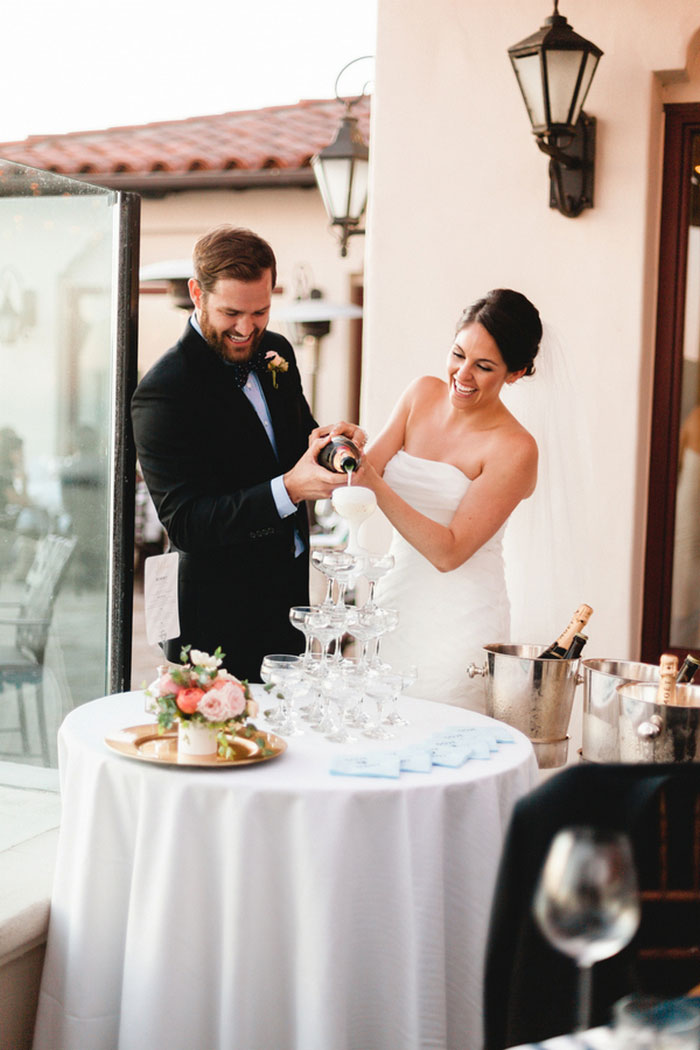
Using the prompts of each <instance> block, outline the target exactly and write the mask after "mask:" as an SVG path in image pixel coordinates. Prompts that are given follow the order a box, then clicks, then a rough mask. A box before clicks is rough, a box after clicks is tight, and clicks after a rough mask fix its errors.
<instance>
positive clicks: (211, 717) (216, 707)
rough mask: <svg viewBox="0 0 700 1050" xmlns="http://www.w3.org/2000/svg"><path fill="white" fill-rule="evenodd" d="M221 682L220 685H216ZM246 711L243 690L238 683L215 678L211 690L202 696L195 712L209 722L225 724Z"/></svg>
mask: <svg viewBox="0 0 700 1050" xmlns="http://www.w3.org/2000/svg"><path fill="white" fill-rule="evenodd" d="M219 682H221V685H218V684H217V683H219ZM245 709H246V697H245V690H244V689H243V686H242V685H241V684H240V682H231V681H226V680H223V681H222V679H220V678H217V679H216V681H215V682H214V685H213V687H212V688H211V689H208V690H207V692H206V693H204V695H203V696H202V698H201V700H200V701H199V704H198V705H197V710H198V711H199V713H200V714H201V715H204V717H205V718H206V719H207V720H208V721H209V722H226V721H227V720H228V719H229V718H236V717H237V716H238V715H242V714H243V712H244V711H245Z"/></svg>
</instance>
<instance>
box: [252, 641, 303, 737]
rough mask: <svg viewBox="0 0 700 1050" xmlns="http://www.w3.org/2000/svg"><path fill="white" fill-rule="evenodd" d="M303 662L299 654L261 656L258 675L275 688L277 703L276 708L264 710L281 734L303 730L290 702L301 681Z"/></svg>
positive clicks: (285, 734) (294, 733)
mask: <svg viewBox="0 0 700 1050" xmlns="http://www.w3.org/2000/svg"><path fill="white" fill-rule="evenodd" d="M302 669H303V662H302V658H301V656H294V655H292V654H291V653H270V654H269V655H268V656H264V657H263V661H262V664H261V665H260V677H261V678H262V680H263V682H265V683H266V684H267V685H269V686H272V687H273V688H274V689H275V692H276V695H277V698H278V699H279V705H278V707H277V710H276V711H275V710H272V711H265V712H264V715H265V718H266V719H267V721H268V722H269V724H270V725H271V726H272V727H273V728H274V729H276V730H277V731H278V732H279V733H282V735H283V736H298V735H299V734H300V733H303V732H304V730H303V729H302V728H301V727H300V726H299V725H298V724H297V721H296V718H295V716H294V712H293V711H292V708H291V703H289V702H288V697H289V699H290V700H291V699H292V698H293V696H294V692H295V689H296V687H297V686H298V685H299V683H300V682H301V677H302Z"/></svg>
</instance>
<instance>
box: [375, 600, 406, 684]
mask: <svg viewBox="0 0 700 1050" xmlns="http://www.w3.org/2000/svg"><path fill="white" fill-rule="evenodd" d="M376 612H377V613H378V614H379V617H380V621H381V627H380V630H379V631H377V634H376V635H375V640H374V652H373V653H372V656H371V657H370V659H369V666H370V667H373V668H375V669H376V670H378V671H380V670H381V669H382V668H383V667H384V664H383V662H382V660H380V658H379V646H380V644H381V640H382V638H383V637H384V635H385V634H388V633H389V631H395V630H396V628H397V627H398V625H399V611H398V609H380V608H379V606H377V607H376Z"/></svg>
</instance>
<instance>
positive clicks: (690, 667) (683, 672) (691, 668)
mask: <svg viewBox="0 0 700 1050" xmlns="http://www.w3.org/2000/svg"><path fill="white" fill-rule="evenodd" d="M699 667H700V660H697V659H696V658H695V657H694V656H691V655H690V653H688V655H687V656H686V658H685V660H684V661H683V663H682V664H681V666H680V670H679V672H678V677H677V678H676V685H690V684H691V682H692V681H693V679H694V678H695V675H696V674H697V672H698V668H699Z"/></svg>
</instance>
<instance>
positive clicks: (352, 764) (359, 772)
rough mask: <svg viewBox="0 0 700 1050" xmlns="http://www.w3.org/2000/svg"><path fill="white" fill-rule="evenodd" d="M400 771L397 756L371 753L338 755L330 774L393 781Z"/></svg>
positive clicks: (386, 753) (377, 752)
mask: <svg viewBox="0 0 700 1050" xmlns="http://www.w3.org/2000/svg"><path fill="white" fill-rule="evenodd" d="M400 771H401V762H400V759H399V756H398V755H395V754H391V753H389V752H384V751H373V752H371V753H368V754H364V755H338V756H337V758H334V759H333V763H332V765H331V768H330V772H331V773H332V774H333V775H334V776H342V777H389V778H391V779H395V778H397V777H398V776H399V773H400Z"/></svg>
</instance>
